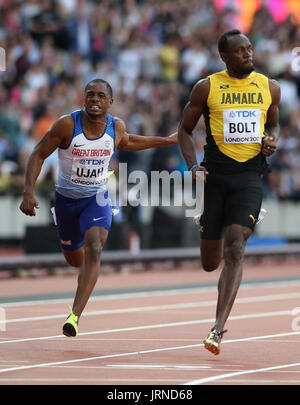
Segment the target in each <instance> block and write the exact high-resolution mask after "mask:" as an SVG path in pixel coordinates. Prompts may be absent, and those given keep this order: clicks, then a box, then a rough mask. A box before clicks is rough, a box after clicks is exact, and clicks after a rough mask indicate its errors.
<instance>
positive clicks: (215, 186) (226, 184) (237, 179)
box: [200, 171, 262, 240]
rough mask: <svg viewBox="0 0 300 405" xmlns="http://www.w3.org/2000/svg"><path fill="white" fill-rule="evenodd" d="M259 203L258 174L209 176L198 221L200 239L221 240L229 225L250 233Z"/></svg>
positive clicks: (260, 188)
mask: <svg viewBox="0 0 300 405" xmlns="http://www.w3.org/2000/svg"><path fill="white" fill-rule="evenodd" d="M261 203H262V181H261V175H260V174H259V173H256V172H247V171H244V172H241V173H235V174H216V173H210V174H208V175H207V177H206V183H205V185H204V209H203V214H202V216H201V218H200V234H201V238H202V239H209V240H219V239H222V238H223V236H224V231H225V228H226V226H228V225H232V224H238V225H242V226H246V227H248V228H250V229H252V230H253V229H254V226H255V223H256V221H257V218H258V215H259V212H260V208H261Z"/></svg>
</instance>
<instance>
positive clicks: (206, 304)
mask: <svg viewBox="0 0 300 405" xmlns="http://www.w3.org/2000/svg"><path fill="white" fill-rule="evenodd" d="M297 298H300V293H299V292H295V293H288V294H271V295H262V296H257V297H244V298H237V299H236V300H235V305H236V304H249V303H254V302H268V301H272V302H273V301H280V300H287V299H297ZM212 305H216V300H209V301H202V302H187V303H182V304H166V305H148V306H143V307H133V308H117V309H105V310H99V311H87V312H85V313H84V317H86V316H99V315H114V314H124V313H134V312H143V311H157V310H158V311H162V310H169V309H171V310H172V309H180V308H182V309H184V308H197V307H209V306H212ZM291 315H292V314H291ZM65 318H66V315H65V314H63V315H62V314H59V315H48V316H35V317H27V318H14V319H6V320H5V323H6V324H8V323H17V322H33V321H43V320H46V321H48V320H50V319H65Z"/></svg>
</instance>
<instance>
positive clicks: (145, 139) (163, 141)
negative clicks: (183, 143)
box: [116, 118, 178, 151]
mask: <svg viewBox="0 0 300 405" xmlns="http://www.w3.org/2000/svg"><path fill="white" fill-rule="evenodd" d="M177 143H178V140H177V132H175V133H174V134H171V135H170V136H168V137H160V136H141V135H134V134H128V133H127V132H126V127H125V124H124V122H123V121H122V120H120V119H119V118H116V148H117V149H119V150H121V151H139V150H144V149H149V148H156V147H159V146H171V145H176V144H177Z"/></svg>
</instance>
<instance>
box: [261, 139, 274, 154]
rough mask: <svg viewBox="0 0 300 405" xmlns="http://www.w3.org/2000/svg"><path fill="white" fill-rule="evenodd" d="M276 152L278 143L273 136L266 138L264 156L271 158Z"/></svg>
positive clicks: (263, 149) (263, 148)
mask: <svg viewBox="0 0 300 405" xmlns="http://www.w3.org/2000/svg"><path fill="white" fill-rule="evenodd" d="M275 151H276V142H275V138H274V137H273V136H266V137H265V138H264V142H263V147H262V150H261V152H262V154H263V155H264V156H271V155H273V153H274V152H275Z"/></svg>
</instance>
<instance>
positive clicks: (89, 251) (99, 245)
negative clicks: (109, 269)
mask: <svg viewBox="0 0 300 405" xmlns="http://www.w3.org/2000/svg"><path fill="white" fill-rule="evenodd" d="M103 247H104V243H103V241H102V240H97V241H91V242H89V243H87V244H86V246H85V250H86V255H87V256H88V257H89V258H90V259H91V260H92V261H99V260H100V258H101V254H102V250H103Z"/></svg>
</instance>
